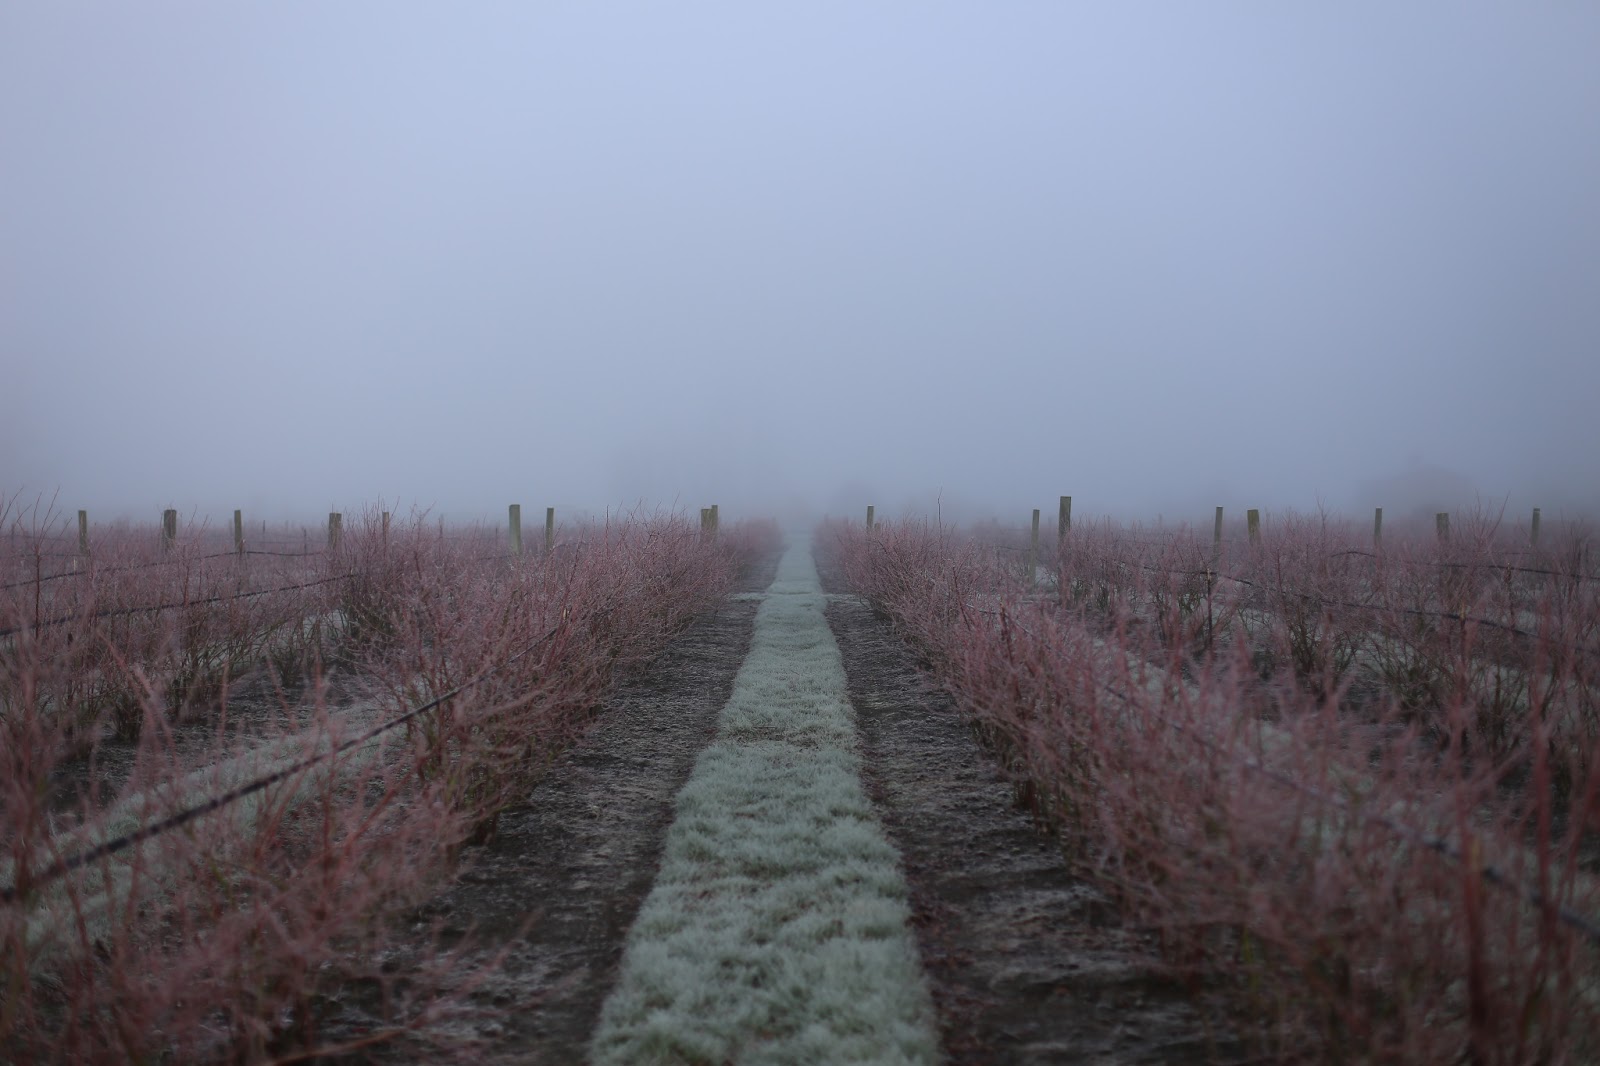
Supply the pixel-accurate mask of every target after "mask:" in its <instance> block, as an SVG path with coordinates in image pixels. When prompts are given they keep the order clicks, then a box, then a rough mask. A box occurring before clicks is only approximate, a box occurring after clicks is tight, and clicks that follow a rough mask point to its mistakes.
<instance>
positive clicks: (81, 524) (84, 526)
mask: <svg viewBox="0 0 1600 1066" xmlns="http://www.w3.org/2000/svg"><path fill="white" fill-rule="evenodd" d="M1535 521H1536V522H1537V519H1535ZM78 554H79V555H88V554H89V512H88V511H79V512H78Z"/></svg>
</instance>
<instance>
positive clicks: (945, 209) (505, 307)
mask: <svg viewBox="0 0 1600 1066" xmlns="http://www.w3.org/2000/svg"><path fill="white" fill-rule="evenodd" d="M0 370H3V374H0V396H3V400H0V408H3V418H0V492H3V493H8V494H9V493H15V492H18V491H21V492H23V493H25V494H27V495H29V496H33V495H37V494H40V493H42V494H44V495H45V496H47V497H48V496H50V495H52V494H55V493H57V492H59V500H60V505H61V506H62V507H63V508H69V509H76V508H77V507H90V508H93V509H95V512H96V515H97V516H98V515H102V514H103V515H106V516H107V517H109V516H110V515H111V514H113V513H121V514H127V515H130V516H133V517H138V518H146V517H153V516H154V514H155V513H156V512H157V511H159V509H160V508H162V507H166V506H174V507H178V508H180V509H183V510H185V511H186V512H187V511H194V512H197V513H199V514H211V515H223V514H226V513H228V512H231V510H232V508H234V507H241V506H242V507H246V508H250V509H251V510H252V511H253V512H258V513H262V514H264V515H266V516H272V515H283V516H285V517H288V516H291V515H294V516H298V515H305V514H311V513H315V512H319V511H324V510H327V509H329V508H330V507H342V508H355V507H357V506H359V505H361V504H363V503H369V502H373V501H376V500H378V499H380V498H381V499H383V500H386V501H389V502H391V503H394V502H404V503H421V504H424V505H432V506H434V507H435V508H436V509H438V510H440V511H442V512H444V513H445V514H447V515H450V516H459V517H472V516H476V515H480V514H481V515H492V514H503V508H504V505H505V504H506V503H508V502H512V501H519V502H522V503H523V504H524V505H525V506H527V507H530V508H539V507H543V506H547V505H549V504H558V505H561V506H563V507H567V508H573V507H590V508H603V507H605V506H606V505H607V504H612V505H616V504H627V503H631V502H635V501H639V500H644V501H646V502H648V503H651V504H657V503H659V504H666V505H672V504H674V503H675V502H676V503H677V504H678V505H680V506H684V507H688V508H691V509H697V508H698V507H700V506H701V505H702V504H706V503H710V502H712V501H718V502H720V503H721V504H722V505H723V507H724V509H725V511H728V512H730V513H733V514H740V513H748V512H750V511H756V510H770V509H772V508H773V507H776V506H779V504H780V503H782V504H783V506H785V507H792V506H794V501H798V502H799V503H800V504H802V505H804V506H807V507H810V508H814V509H816V510H819V511H820V510H825V509H826V510H833V511H835V512H836V513H837V512H838V511H840V510H845V509H848V510H850V511H852V512H853V511H854V510H856V509H857V508H858V507H862V506H864V505H865V504H866V503H869V502H875V503H877V504H878V506H879V508H880V510H883V511H888V512H891V513H893V512H895V511H897V510H899V509H901V508H903V507H908V506H922V505H923V504H925V503H927V502H929V501H932V500H934V499H936V498H937V497H938V495H939V494H940V493H942V494H943V499H944V501H945V506H946V508H947V509H950V508H956V509H961V508H965V509H968V510H970V511H973V512H983V513H988V512H994V513H997V514H1011V513H1012V512H1021V513H1024V514H1025V510H1026V508H1029V507H1034V506H1042V507H1045V508H1046V513H1047V514H1048V513H1051V511H1052V510H1053V505H1054V503H1053V502H1054V500H1055V497H1056V496H1057V495H1058V494H1060V493H1070V494H1072V495H1073V496H1074V497H1075V500H1076V507H1077V510H1078V513H1080V514H1096V513H1112V514H1119V515H1133V514H1136V513H1137V514H1143V515H1153V514H1156V513H1162V514H1164V515H1165V516H1166V517H1167V518H1168V519H1169V520H1170V519H1176V518H1187V517H1193V518H1195V519H1197V520H1200V521H1204V520H1206V519H1207V518H1208V516H1209V508H1210V506H1211V504H1213V503H1229V504H1236V505H1246V504H1248V505H1252V506H1261V507H1266V508H1284V507H1300V508H1305V507H1311V506H1315V505H1316V503H1317V501H1318V500H1319V499H1320V500H1322V501H1323V502H1325V503H1327V504H1329V505H1332V506H1336V507H1349V508H1369V507H1371V506H1372V505H1374V504H1382V503H1388V504H1389V505H1390V506H1391V507H1399V506H1401V505H1403V504H1406V503H1408V502H1409V501H1407V500H1396V499H1385V498H1384V497H1385V496H1386V495H1395V494H1405V493H1410V492H1412V491H1413V489H1412V488H1410V487H1407V486H1415V485H1419V484H1423V485H1425V484H1429V483H1432V484H1439V485H1445V486H1449V487H1450V491H1457V492H1462V491H1472V492H1477V493H1480V494H1482V496H1483V497H1484V498H1485V499H1486V500H1490V501H1499V500H1502V499H1509V501H1510V505H1511V507H1512V508H1513V509H1515V510H1520V509H1522V508H1524V507H1526V506H1531V505H1532V504H1537V503H1540V502H1541V501H1542V502H1543V504H1544V506H1545V507H1546V508H1547V510H1548V509H1552V508H1556V507H1589V508H1597V509H1600V418H1597V417H1596V416H1597V410H1600V5H1596V4H1593V3H1588V2H1580V0H1571V2H1564V3H1498V4H1493V5H1487V4H1470V3H1458V2H1450V3H1443V2H1441V3H1424V2H1406V3H1394V2H1389V0H1384V2H1378V3H1338V4H1333V3H1326V4H1315V5H1313V4H1299V3H1295V4H1269V3H1256V4H1223V3H1187V2H1186V3H1171V4H1156V3H1129V2H1120V0H1119V2H1115V3H1111V2H1108V3H1100V4H1089V3H1037V4H1028V3H976V2H973V3H959V4H958V3H929V2H916V3H888V2H870V0H869V2H861V0H852V2H848V3H832V2H817V0H807V2H805V3H747V2H742V3H716V4H712V3H693V2H674V3H665V4H629V5H621V4H612V3H594V2H576V0H574V2H564V3H546V2H536V0H516V2H505V3H460V4H456V3H451V4H445V3H426V4H408V3H396V2H393V0H385V2H382V3H352V2H325V0H319V2H316V3H280V2H274V3H265V2H262V3H253V4H246V3H242V2H240V3H214V2H209V0H208V2H194V3H186V4H175V3H157V2H150V3H138V4H130V3H122V2H115V3H113V2H88V0H83V2H71V0H62V2H54V0H52V2H48V3H46V2H37V3H36V2H27V0H0ZM1423 502H1427V501H1423Z"/></svg>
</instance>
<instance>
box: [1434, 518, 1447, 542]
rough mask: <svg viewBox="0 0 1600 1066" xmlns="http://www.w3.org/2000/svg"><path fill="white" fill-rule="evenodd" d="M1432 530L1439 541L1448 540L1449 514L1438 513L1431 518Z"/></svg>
mask: <svg viewBox="0 0 1600 1066" xmlns="http://www.w3.org/2000/svg"><path fill="white" fill-rule="evenodd" d="M1433 527H1434V530H1435V531H1436V532H1437V533H1438V534H1439V539H1440V540H1441V541H1446V540H1449V539H1450V512H1449V511H1440V512H1439V513H1438V514H1436V515H1434V516H1433Z"/></svg>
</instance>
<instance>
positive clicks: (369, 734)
mask: <svg viewBox="0 0 1600 1066" xmlns="http://www.w3.org/2000/svg"><path fill="white" fill-rule="evenodd" d="M560 628H561V626H560V625H556V626H553V627H551V629H550V630H549V631H548V632H547V633H545V635H544V636H542V637H540V638H539V639H538V640H536V641H534V642H533V643H532V644H529V645H528V646H527V647H526V648H523V649H522V650H521V651H519V652H517V653H516V654H515V655H513V656H511V658H509V659H506V660H505V661H504V662H502V663H500V664H498V665H496V666H491V667H489V668H488V669H486V670H484V671H483V672H481V673H479V674H478V676H477V677H474V678H472V679H470V680H468V681H464V682H462V683H461V684H459V685H457V686H456V687H455V688H453V689H451V690H450V691H449V692H446V693H445V694H444V695H442V696H438V697H435V698H434V699H432V700H430V701H428V702H427V703H425V704H423V705H422V706H420V707H416V708H413V709H412V710H409V711H407V712H406V713H405V714H402V715H400V716H399V717H397V718H391V719H390V720H389V721H387V722H384V723H383V724H381V725H377V726H373V727H372V728H371V729H369V730H367V731H366V732H365V733H362V734H361V735H360V736H357V737H352V738H351V739H349V740H347V741H344V742H343V743H342V744H339V745H336V746H335V747H332V748H329V749H328V750H327V751H325V752H322V753H321V754H320V755H312V756H309V757H307V758H304V759H301V760H300V761H299V762H296V763H294V764H292V765H290V766H286V767H284V768H282V769H280V770H274V771H273V772H272V773H270V774H267V775H265V776H263V777H258V778H256V779H255V780H254V781H250V782H247V783H245V784H243V785H239V786H236V787H235V788H232V789H229V790H228V791H227V792H223V793H221V794H219V795H216V796H212V797H210V798H209V799H207V800H206V801H205V802H204V803H200V804H197V805H195V806H193V807H188V808H185V809H184V810H181V811H179V812H177V813H176V814H171V815H168V816H167V817H165V818H163V819H161V820H160V821H157V822H151V823H150V824H149V825H145V826H140V827H139V828H138V829H135V830H134V831H133V832H131V833H124V834H123V835H122V836H119V837H117V838H116V839H114V840H108V841H106V842H105V843H103V844H97V845H95V846H94V847H92V848H89V849H88V850H87V851H80V852H77V853H76V854H73V855H69V856H67V857H66V858H64V859H58V860H56V861H55V862H53V863H51V864H50V865H49V866H47V867H45V868H44V869H43V870H41V871H40V872H39V873H37V874H35V875H33V876H31V877H29V878H28V880H27V884H26V886H23V885H22V882H20V881H19V882H18V883H16V884H12V885H7V886H5V887H4V888H0V903H14V902H16V901H17V899H18V898H19V897H20V896H22V895H23V894H24V892H25V891H31V890H33V889H35V888H38V887H39V886H41V885H46V884H49V883H50V882H51V881H55V880H57V879H59V878H61V877H64V876H66V875H67V874H69V873H71V872H72V871H74V870H77V869H81V868H82V867H84V866H87V865H88V864H89V863H92V862H98V861H99V860H101V859H105V858H109V857H110V856H112V855H115V854H117V853H118V852H121V851H126V850H127V849H128V848H131V847H133V846H134V845H135V844H142V843H144V842H145V841H147V840H152V839H154V838H155V837H158V836H161V835H163V834H165V833H170V832H171V831H172V830H174V829H178V828H181V827H183V826H185V825H188V824H189V823H190V822H192V821H194V820H195V819H197V818H202V817H204V816H206V815H208V814H211V813H213V812H215V811H219V810H221V809H222V808H223V807H227V806H229V805H231V804H234V803H237V802H238V801H239V800H242V799H244V798H245V797H246V796H252V795H254V794H255V793H257V792H260V791H261V790H262V789H265V788H270V787H271V786H273V785H275V784H278V783H279V782H281V781H286V780H288V779H289V778H291V777H293V776H295V775H296V774H298V773H301V772H303V771H305V770H309V769H310V768H311V767H313V766H316V765H317V764H318V763H322V762H326V761H327V760H329V759H332V758H334V757H335V756H337V755H342V754H343V753H345V752H347V751H349V750H350V749H351V748H354V747H358V746H360V745H362V744H365V743H367V742H368V741H370V740H375V739H377V738H378V737H380V736H382V735H383V734H385V733H387V732H389V731H390V730H392V729H397V728H399V727H400V726H402V725H404V724H405V723H407V722H409V721H411V720H412V719H413V718H416V717H417V716H418V715H421V714H425V713H427V712H428V711H431V710H433V709H434V708H435V707H438V706H439V705H440V704H442V703H444V702H446V701H447V700H451V699H454V698H455V697H456V696H459V695H460V694H461V693H463V692H465V691H466V690H467V689H469V688H471V687H472V686H473V685H476V684H478V683H479V682H480V681H483V680H485V679H487V678H490V677H493V676H494V675H495V674H497V673H499V672H500V671H501V670H504V669H505V668H506V667H508V666H510V665H511V664H513V663H515V662H516V661H518V660H519V659H521V658H523V657H524V656H526V655H527V654H528V653H529V652H531V651H533V650H534V649H535V648H538V647H540V646H541V645H543V644H544V643H545V642H546V641H548V640H549V639H550V638H551V637H553V636H555V635H556V633H557V632H558V631H559V630H560Z"/></svg>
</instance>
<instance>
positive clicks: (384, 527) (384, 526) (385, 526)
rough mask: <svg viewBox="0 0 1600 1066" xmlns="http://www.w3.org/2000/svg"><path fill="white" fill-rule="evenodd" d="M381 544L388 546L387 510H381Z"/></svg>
mask: <svg viewBox="0 0 1600 1066" xmlns="http://www.w3.org/2000/svg"><path fill="white" fill-rule="evenodd" d="M383 546H384V547H385V548H387V547H388V546H389V512H388V511H385V512H383Z"/></svg>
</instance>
